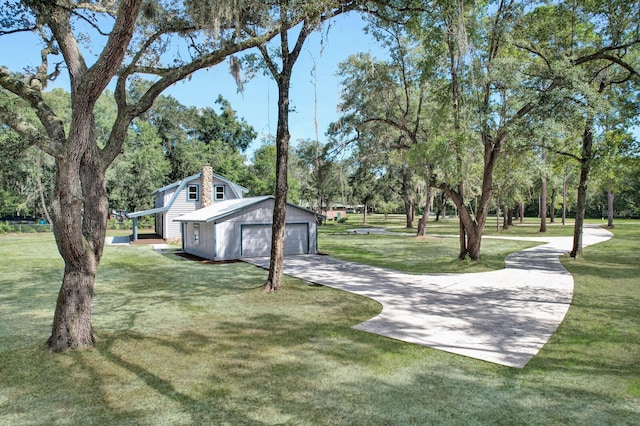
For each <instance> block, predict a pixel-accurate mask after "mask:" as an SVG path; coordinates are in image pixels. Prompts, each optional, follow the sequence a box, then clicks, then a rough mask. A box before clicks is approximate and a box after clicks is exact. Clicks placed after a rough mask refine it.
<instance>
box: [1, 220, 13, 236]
mask: <svg viewBox="0 0 640 426" xmlns="http://www.w3.org/2000/svg"><path fill="white" fill-rule="evenodd" d="M9 232H14V231H13V226H11V225H9V222H0V234H8V233H9Z"/></svg>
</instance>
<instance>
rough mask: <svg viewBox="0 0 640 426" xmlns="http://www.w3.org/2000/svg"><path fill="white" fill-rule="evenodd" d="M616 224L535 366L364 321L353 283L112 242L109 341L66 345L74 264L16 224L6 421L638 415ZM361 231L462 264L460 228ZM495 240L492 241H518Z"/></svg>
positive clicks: (541, 419) (631, 309) (5, 310)
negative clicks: (281, 279) (422, 235)
mask: <svg viewBox="0 0 640 426" xmlns="http://www.w3.org/2000/svg"><path fill="white" fill-rule="evenodd" d="M336 225H337V224H336ZM343 225H344V226H346V228H344V229H348V228H353V227H354V226H353V223H352V224H350V225H349V224H341V225H340V226H343ZM430 225H431V224H430ZM328 226H329V225H328ZM328 226H327V227H328ZM331 226H333V225H331ZM451 226H452V227H454V226H455V225H451ZM516 229H520V230H521V231H520V232H523V233H528V232H530V231H524V229H525V227H518V228H516ZM334 230H335V229H334ZM340 232H342V231H340ZM508 232H510V234H511V232H513V234H512V235H515V232H516V231H515V230H513V231H508ZM553 232H560V231H553ZM562 232H565V231H562ZM613 232H614V234H615V237H614V238H613V239H612V240H610V241H609V242H606V243H602V244H598V245H595V246H592V247H589V248H587V249H586V253H585V256H584V259H580V260H572V259H568V258H567V259H563V262H564V264H565V265H566V266H567V268H568V269H570V271H571V272H572V273H573V274H574V277H575V295H574V303H573V306H572V307H571V308H570V310H569V313H568V315H567V318H566V319H565V321H564V322H563V324H562V325H561V326H560V328H559V329H558V331H557V332H556V334H554V336H553V337H552V338H551V340H550V342H549V343H548V344H547V345H546V346H545V347H544V348H543V350H542V351H541V352H540V353H539V354H538V356H537V357H535V358H534V359H533V360H532V361H531V362H530V363H529V364H528V365H527V366H526V367H525V368H524V369H521V370H517V369H512V368H508V367H501V366H497V365H493V364H489V363H486V362H482V361H478V360H474V359H470V358H465V357H462V356H458V355H452V354H448V353H444V352H440V351H436V350H433V349H429V348H425V347H420V346H415V345H411V344H406V343H402V342H398V341H394V340H390V339H387V338H383V337H380V336H376V335H371V334H367V333H364V332H359V331H356V330H353V329H352V328H351V326H353V325H355V324H356V323H359V322H361V321H363V320H365V319H367V318H370V317H372V316H374V315H375V314H377V313H378V311H379V309H380V308H379V306H378V305H377V304H376V303H375V302H372V301H370V300H367V299H364V298H361V297H358V296H355V295H351V294H346V293H342V292H340V291H337V290H333V289H329V288H325V287H318V286H307V285H305V284H304V283H303V282H301V281H299V280H294V279H289V278H287V279H286V281H285V283H284V286H283V289H282V290H281V291H278V292H276V293H274V294H265V293H264V292H263V291H262V290H261V285H262V283H263V282H264V280H265V279H266V272H265V271H263V270H260V269H257V268H255V267H252V266H250V265H247V264H244V263H233V264H219V265H206V264H199V263H195V262H191V261H187V260H183V259H182V258H179V257H177V256H175V255H174V254H172V253H165V254H159V253H156V252H154V251H153V250H151V249H150V248H148V247H144V246H134V247H107V249H106V251H105V256H104V259H103V262H102V264H101V268H100V272H99V278H98V283H97V287H96V297H95V307H94V327H95V331H96V334H97V337H98V344H97V346H96V347H95V348H94V349H92V350H82V351H73V352H68V353H64V354H53V353H50V352H48V351H47V349H46V346H45V340H46V338H47V337H48V334H49V331H50V326H51V318H52V316H53V309H54V306H55V299H56V295H57V290H58V288H59V285H60V280H61V277H62V261H61V259H60V258H59V256H58V254H57V251H56V248H55V244H54V242H53V237H52V235H51V234H25V235H16V234H10V235H2V236H0V320H1V321H0V424H20V425H29V424H34V425H40V424H83V425H84V424H87V425H92V424H95V425H102V424H105V425H106V424H109V425H112V424H123V425H140V424H232V425H237V424H256V425H260V424H296V425H299V424H302V425H305V424H307V425H323V424H349V425H371V424H403V425H404V424H415V425H422V424H442V423H445V424H465V425H467V424H532V425H547V424H581V425H584V424H587V425H591V424H616V425H625V424H627V425H635V424H637V419H638V418H640V251H639V250H638V249H639V248H640V247H639V244H638V241H640V223H638V222H633V221H617V222H616V228H615V229H614V230H613ZM334 233H335V232H334ZM434 233H435V231H434ZM570 233H571V231H570V230H569V234H570ZM331 234H332V232H327V233H326V235H323V236H322V239H321V241H320V249H321V250H323V251H328V249H329V243H330V244H333V246H334V247H333V249H332V250H334V251H336V252H337V251H339V250H340V246H341V244H340V238H343V242H344V244H342V246H343V247H344V250H343V251H347V252H348V251H351V252H354V253H356V254H358V253H359V255H360V256H361V257H363V260H362V261H367V259H366V258H368V257H370V258H375V256H374V255H369V254H368V253H367V251H365V250H364V249H363V248H362V247H357V246H356V247H355V248H354V247H352V246H351V244H352V242H353V241H356V238H358V239H359V238H360V236H355V238H354V236H352V235H331ZM383 237H384V238H383ZM362 238H369V240H368V242H369V243H368V245H369V246H371V247H378V246H384V247H387V249H386V251H383V253H384V252H386V256H387V257H388V258H389V259H391V260H392V261H394V262H396V264H397V265H399V266H398V267H399V268H400V267H401V266H402V264H403V262H402V259H403V258H404V259H413V258H417V259H420V258H423V257H424V258H426V259H429V261H423V262H422V263H420V262H413V261H412V263H414V264H412V265H409V266H408V268H417V267H418V266H419V267H420V268H423V264H426V265H431V267H432V268H435V269H436V270H440V271H442V270H450V269H455V266H456V262H457V261H452V259H450V258H449V259H447V257H446V256H447V255H446V253H449V252H451V250H453V251H452V252H453V253H454V255H455V253H456V250H457V240H456V239H455V238H439V239H436V238H427V239H425V240H416V239H415V238H412V237H403V236H398V237H394V236H374V235H365V236H362ZM423 241H424V243H423ZM434 242H437V245H436V244H435V243H434ZM486 243H487V241H485V242H484V243H483V248H485V249H486V254H487V256H486V257H489V256H494V257H496V258H498V257H500V256H503V253H502V250H503V248H501V247H499V246H496V247H492V246H491V245H489V244H486ZM414 244H416V245H414ZM441 244H442V245H441ZM518 244H519V243H518ZM391 247H393V249H391ZM511 249H518V247H516V246H511V247H510V248H509V250H511ZM376 250H377V249H376ZM504 250H506V249H504ZM372 251H375V250H372ZM506 251H508V250H506ZM434 259H435V260H434ZM438 259H443V260H438ZM391 260H390V261H391ZM483 262H485V260H483ZM487 262H489V261H487ZM415 264H418V266H416V265H415ZM458 265H462V268H463V269H464V268H470V269H471V270H473V271H474V272H477V271H478V270H477V269H474V268H476V266H473V265H471V266H466V264H465V263H464V262H461V263H458ZM482 267H483V268H485V267H486V268H488V269H492V268H494V267H499V261H498V260H495V261H491V262H490V264H487V265H484V266H482ZM438 268H441V269H438ZM427 269H428V268H427ZM420 270H422V269H420Z"/></svg>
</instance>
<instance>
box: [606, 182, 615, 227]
mask: <svg viewBox="0 0 640 426" xmlns="http://www.w3.org/2000/svg"><path fill="white" fill-rule="evenodd" d="M613 197H614V194H613V191H607V226H608V227H609V228H613Z"/></svg>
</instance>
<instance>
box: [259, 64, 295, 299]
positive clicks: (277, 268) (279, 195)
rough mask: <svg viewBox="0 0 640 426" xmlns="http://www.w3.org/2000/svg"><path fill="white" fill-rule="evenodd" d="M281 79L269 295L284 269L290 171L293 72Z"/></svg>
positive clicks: (288, 71)
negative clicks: (290, 101) (288, 171)
mask: <svg viewBox="0 0 640 426" xmlns="http://www.w3.org/2000/svg"><path fill="white" fill-rule="evenodd" d="M279 77H280V78H279V79H278V129H277V131H276V193H275V203H274V206H273V226H272V228H271V259H270V261H269V276H268V277H267V282H266V283H265V285H264V290H265V291H267V292H271V291H275V290H277V289H278V288H279V287H280V283H281V282H282V275H283V269H284V231H285V219H286V205H287V193H288V192H289V186H288V182H287V170H288V162H289V139H290V137H291V136H290V134H289V85H290V79H291V69H287V68H285V69H284V70H283V71H282V72H281V73H280V76H279Z"/></svg>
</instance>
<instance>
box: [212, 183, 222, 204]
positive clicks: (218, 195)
mask: <svg viewBox="0 0 640 426" xmlns="http://www.w3.org/2000/svg"><path fill="white" fill-rule="evenodd" d="M213 197H214V200H215V201H222V200H224V198H225V197H224V185H216V186H214V187H213Z"/></svg>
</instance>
